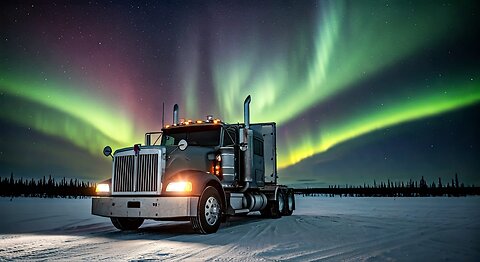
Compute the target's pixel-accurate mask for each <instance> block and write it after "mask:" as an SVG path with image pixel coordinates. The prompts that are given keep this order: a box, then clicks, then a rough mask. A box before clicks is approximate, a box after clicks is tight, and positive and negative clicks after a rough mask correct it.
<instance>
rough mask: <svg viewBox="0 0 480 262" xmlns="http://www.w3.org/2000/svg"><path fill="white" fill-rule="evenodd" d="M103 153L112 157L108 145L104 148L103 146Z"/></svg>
mask: <svg viewBox="0 0 480 262" xmlns="http://www.w3.org/2000/svg"><path fill="white" fill-rule="evenodd" d="M103 154H104V155H105V156H111V157H112V158H113V156H112V148H111V147H110V146H106V147H104V148H103Z"/></svg>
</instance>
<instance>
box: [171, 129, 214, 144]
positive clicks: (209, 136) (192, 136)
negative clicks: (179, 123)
mask: <svg viewBox="0 0 480 262" xmlns="http://www.w3.org/2000/svg"><path fill="white" fill-rule="evenodd" d="M182 139H185V140H186V141H187V143H188V144H189V145H191V146H218V145H219V144H220V126H197V127H188V128H187V127H185V128H172V129H166V130H164V133H163V136H162V145H164V146H171V145H178V142H179V141H180V140H182Z"/></svg>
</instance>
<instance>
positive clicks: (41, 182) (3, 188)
mask: <svg viewBox="0 0 480 262" xmlns="http://www.w3.org/2000/svg"><path fill="white" fill-rule="evenodd" d="M95 187H96V184H94V183H90V182H84V181H79V180H78V179H73V178H71V179H66V178H65V177H64V178H63V179H60V180H58V179H57V180H55V178H53V177H52V176H51V175H50V176H49V177H48V178H46V177H45V176H43V178H40V179H36V180H35V179H33V178H32V179H23V178H18V179H15V178H14V176H13V173H11V174H10V177H5V178H1V177H0V196H3V197H22V196H23V197H45V198H53V197H61V198H78V197H80V198H82V197H87V196H93V195H94V194H95Z"/></svg>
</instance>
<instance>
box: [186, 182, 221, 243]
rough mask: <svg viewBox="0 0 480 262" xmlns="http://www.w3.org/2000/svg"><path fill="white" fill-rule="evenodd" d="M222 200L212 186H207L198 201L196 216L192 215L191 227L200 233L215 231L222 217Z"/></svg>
mask: <svg viewBox="0 0 480 262" xmlns="http://www.w3.org/2000/svg"><path fill="white" fill-rule="evenodd" d="M221 203H222V201H221V199H220V194H219V193H218V191H217V190H216V189H215V188H214V187H211V186H209V187H207V188H205V190H204V191H203V193H202V196H201V197H200V200H199V201H198V208H197V216H196V217H192V218H191V219H190V221H191V222H192V227H193V229H194V230H195V231H197V232H199V233H202V234H211V233H215V232H217V230H218V228H219V227H220V223H221V217H222V204H221Z"/></svg>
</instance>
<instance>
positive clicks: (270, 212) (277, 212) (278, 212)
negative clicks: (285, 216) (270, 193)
mask: <svg viewBox="0 0 480 262" xmlns="http://www.w3.org/2000/svg"><path fill="white" fill-rule="evenodd" d="M284 208H285V199H284V195H283V192H282V191H281V190H278V191H277V197H276V200H272V201H268V203H267V206H266V207H265V209H263V210H261V211H260V213H261V214H262V216H264V217H269V218H280V217H282V213H283V212H282V211H283V210H284Z"/></svg>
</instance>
